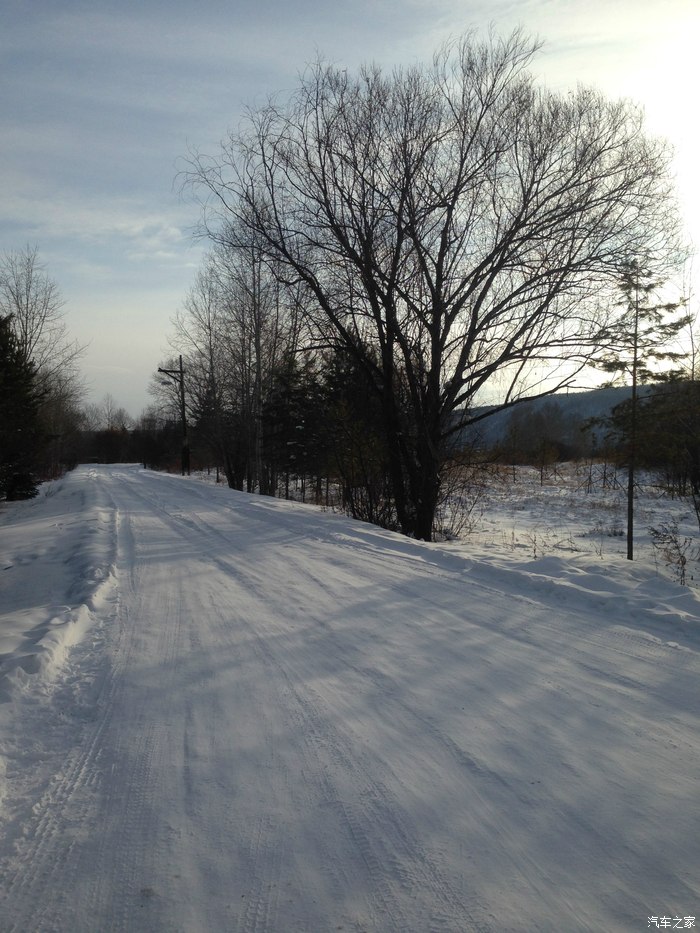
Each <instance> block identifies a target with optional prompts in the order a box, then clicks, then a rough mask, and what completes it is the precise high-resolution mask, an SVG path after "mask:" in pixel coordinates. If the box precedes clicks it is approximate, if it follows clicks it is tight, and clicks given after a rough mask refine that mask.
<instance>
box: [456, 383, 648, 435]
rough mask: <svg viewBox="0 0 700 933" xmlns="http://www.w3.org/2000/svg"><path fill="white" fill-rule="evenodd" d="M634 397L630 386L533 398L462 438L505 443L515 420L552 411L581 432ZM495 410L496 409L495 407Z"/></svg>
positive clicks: (476, 426)
mask: <svg viewBox="0 0 700 933" xmlns="http://www.w3.org/2000/svg"><path fill="white" fill-rule="evenodd" d="M650 388H651V387H649V386H645V387H643V388H642V389H641V390H640V392H641V393H642V394H643V393H645V392H648V391H649V390H650ZM631 394H632V389H631V388H630V387H629V386H614V387H606V388H602V389H590V390H588V391H584V392H564V393H558V394H555V395H547V396H544V397H543V398H536V399H531V400H528V401H524V402H520V403H518V404H517V405H515V406H513V407H512V408H508V409H506V410H504V411H496V412H495V413H494V414H493V415H491V416H489V417H487V418H484V419H483V420H482V421H479V422H478V423H477V424H474V425H472V426H470V427H468V428H466V429H465V431H464V434H463V435H462V437H463V439H464V441H465V443H472V444H477V446H479V447H492V446H493V445H494V444H497V443H498V442H499V441H501V440H503V438H504V437H505V435H506V432H507V430H508V426H509V424H510V423H511V419H512V418H513V417H517V418H519V419H523V420H526V419H527V418H528V417H529V416H532V415H537V414H541V415H543V416H545V417H546V416H547V413H548V412H551V413H556V417H557V420H558V421H564V422H565V423H566V424H568V425H569V426H570V427H571V429H572V431H578V426H579V424H581V423H582V422H585V421H589V420H590V419H591V418H604V417H606V416H607V415H609V414H610V413H611V412H612V410H613V408H615V406H616V405H619V404H620V403H621V402H624V401H625V400H626V399H628V398H629V397H630V395H631ZM492 407H493V408H495V406H492ZM488 410H489V407H488V406H485V407H484V408H481V409H476V411H477V412H478V413H481V412H486V411H488Z"/></svg>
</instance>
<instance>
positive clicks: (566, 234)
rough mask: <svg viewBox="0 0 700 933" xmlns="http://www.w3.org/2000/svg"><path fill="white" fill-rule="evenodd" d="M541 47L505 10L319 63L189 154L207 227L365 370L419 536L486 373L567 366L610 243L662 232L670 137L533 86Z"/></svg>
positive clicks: (624, 106) (642, 250)
mask: <svg viewBox="0 0 700 933" xmlns="http://www.w3.org/2000/svg"><path fill="white" fill-rule="evenodd" d="M537 48H538V46H537V43H535V42H533V41H530V40H529V39H528V38H527V37H526V36H524V35H523V34H522V33H521V32H520V31H518V32H515V33H513V34H512V35H511V36H510V37H509V38H507V39H499V38H497V37H495V36H491V37H490V38H489V40H488V41H485V42H481V41H477V40H476V39H475V37H474V36H472V35H468V36H466V37H465V38H464V39H463V40H461V41H460V42H457V43H454V44H451V45H449V46H446V47H445V48H443V49H442V50H440V51H439V52H438V53H437V54H436V55H435V57H434V59H433V61H432V63H431V64H430V65H427V66H420V67H419V66H416V67H413V68H410V69H405V70H402V69H397V70H395V71H393V72H392V73H390V74H385V73H384V72H383V71H382V70H381V68H379V67H378V66H371V67H365V68H362V69H361V70H360V71H359V73H358V74H356V75H352V74H349V73H348V72H347V71H345V70H340V69H338V68H335V67H332V66H329V65H327V64H325V63H323V62H318V63H317V64H315V65H314V66H312V67H311V68H309V69H308V70H307V72H306V73H305V74H304V76H303V77H302V78H301V81H300V84H299V87H298V89H297V90H296V92H295V93H294V94H293V95H292V96H291V97H290V99H289V100H288V101H286V102H285V103H284V104H282V105H280V104H277V103H274V102H271V103H270V104H269V105H268V106H266V107H264V108H262V109H260V110H257V111H253V112H251V113H250V114H249V118H248V122H247V125H246V126H245V127H244V128H243V130H242V131H241V132H239V133H237V134H236V135H232V136H230V137H229V139H228V140H227V141H226V142H225V143H224V144H223V145H222V148H221V151H220V153H219V154H218V155H217V156H216V157H214V158H205V157H203V156H200V155H194V156H193V159H192V166H191V178H192V180H193V181H194V183H195V185H196V187H197V189H198V191H199V193H200V197H201V198H202V200H203V202H204V213H203V216H204V227H205V229H206V231H207V232H208V234H209V235H211V236H212V237H213V238H214V239H215V240H220V241H227V240H229V241H230V240H231V237H232V236H234V237H237V238H238V239H237V241H236V242H237V243H238V244H239V245H241V246H242V245H245V244H246V243H254V244H255V246H256V248H257V249H258V250H260V251H261V255H262V256H263V257H264V258H265V259H266V260H267V261H268V262H270V263H272V264H274V267H275V269H277V270H278V273H279V274H281V276H282V278H283V279H284V280H285V281H286V282H288V283H289V284H290V285H291V284H293V285H294V286H295V287H299V285H301V286H303V288H304V289H305V292H306V310H307V314H308V316H309V318H310V319H311V320H312V321H313V322H314V323H315V325H316V327H317V329H318V331H319V333H320V334H321V335H322V337H323V338H324V339H326V340H328V341H331V342H336V343H341V344H342V345H344V346H345V347H346V348H347V349H349V350H350V352H351V353H353V354H354V355H355V356H356V358H357V359H358V361H359V362H360V363H361V364H362V365H363V366H364V367H365V368H366V369H367V371H368V372H369V373H370V375H371V378H372V381H373V384H374V386H375V388H376V391H377V393H378V394H379V396H380V398H381V403H382V410H383V418H384V432H385V437H386V443H387V449H388V453H389V458H390V468H391V474H392V486H393V494H394V497H395V507H396V515H397V522H398V525H399V527H400V528H401V529H402V530H403V531H404V532H406V533H409V534H413V535H415V536H417V537H419V538H425V539H430V537H431V535H432V528H433V519H434V515H435V509H436V503H437V501H438V497H439V490H440V484H441V474H442V469H443V466H444V464H445V461H446V458H447V457H448V456H449V452H450V448H451V446H452V443H453V441H454V438H455V437H456V436H458V434H459V432H460V431H461V430H462V429H463V427H464V425H465V424H467V423H469V422H470V421H473V420H474V419H476V418H479V417H481V413H480V412H476V411H475V401H476V400H478V398H480V397H483V393H484V390H486V389H487V388H488V387H489V386H490V385H491V384H493V382H494V380H497V381H498V385H499V391H500V401H501V404H502V405H510V404H513V403H514V402H515V401H517V400H518V399H519V398H521V397H523V396H524V395H530V396H531V395H533V394H538V393H540V394H541V393H543V392H552V391H555V390H556V389H557V388H561V387H562V386H563V385H567V384H571V382H572V380H573V379H574V377H575V374H576V372H577V371H578V369H579V368H580V367H581V366H583V365H584V364H585V363H586V361H587V360H589V359H590V357H591V354H593V353H594V352H595V348H596V339H597V336H598V334H599V330H600V327H601V326H602V324H603V323H604V322H602V321H601V320H600V317H601V314H600V311H599V309H600V308H601V307H603V306H604V305H605V300H604V297H605V295H606V294H608V293H609V292H610V289H611V288H613V287H614V282H615V280H616V277H617V276H618V274H619V270H620V268H621V265H622V263H623V262H624V261H627V260H629V257H633V256H643V257H644V260H645V261H650V262H651V261H652V260H653V259H654V258H657V257H662V256H666V255H667V254H668V251H669V249H671V248H672V247H673V241H674V235H675V224H674V210H673V201H672V192H671V183H670V180H669V179H670V175H669V160H670V154H669V152H668V150H667V148H666V146H665V145H664V144H663V143H662V142H660V141H658V140H654V139H651V138H649V137H648V136H647V135H645V133H644V129H643V117H642V114H641V113H640V112H639V110H638V109H636V108H635V107H634V106H633V105H631V104H630V103H629V102H625V101H618V102H611V101H608V100H606V99H605V98H604V97H603V96H601V95H600V94H599V93H597V92H596V91H594V90H591V89H588V88H580V89H579V90H577V91H576V92H575V93H571V94H567V95H560V94H555V93H552V92H550V91H548V90H546V89H544V88H542V87H539V86H538V85H537V84H536V82H535V81H534V80H533V78H532V77H531V76H530V75H529V74H528V71H527V68H528V66H529V64H530V63H531V61H532V58H533V56H534V55H535V53H536V51H537ZM232 232H233V233H232ZM562 361H564V362H565V364H566V365H565V367H564V368H563V369H562V368H561V365H560V364H561V363H562ZM557 367H559V368H557ZM545 371H546V372H547V373H549V374H550V375H549V379H548V381H547V383H546V384H544V385H543V384H541V376H542V373H543V372H545ZM552 373H559V375H558V376H556V375H552ZM538 380H539V382H540V384H538Z"/></svg>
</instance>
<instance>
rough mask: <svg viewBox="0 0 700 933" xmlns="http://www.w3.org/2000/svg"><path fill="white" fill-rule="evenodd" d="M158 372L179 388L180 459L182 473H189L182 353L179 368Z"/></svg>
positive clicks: (188, 444) (188, 443)
mask: <svg viewBox="0 0 700 933" xmlns="http://www.w3.org/2000/svg"><path fill="white" fill-rule="evenodd" d="M158 372H159V373H163V375H164V376H167V377H168V378H169V379H172V380H173V382H176V383H177V384H178V386H179V388H180V418H181V420H182V456H181V459H180V462H181V465H182V475H183V476H184V475H185V473H187V475H188V476H189V475H190V441H189V437H188V435H187V412H186V411H185V370H184V369H183V368H182V354H180V368H179V369H161V368H160V366H159V367H158Z"/></svg>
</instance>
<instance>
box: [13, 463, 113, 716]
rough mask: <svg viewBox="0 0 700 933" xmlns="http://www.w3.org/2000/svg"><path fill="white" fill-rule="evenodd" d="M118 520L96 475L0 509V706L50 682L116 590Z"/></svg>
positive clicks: (73, 477) (68, 480)
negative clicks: (25, 689)
mask: <svg viewBox="0 0 700 933" xmlns="http://www.w3.org/2000/svg"><path fill="white" fill-rule="evenodd" d="M116 520H117V515H116V512H115V510H114V508H113V507H112V505H111V503H110V502H109V499H108V497H107V495H106V493H105V492H104V491H103V490H102V489H101V488H100V484H99V480H98V473H97V471H95V470H91V471H84V472H79V473H74V474H69V475H68V476H66V477H64V478H62V479H60V480H57V481H55V482H53V483H46V484H44V485H43V486H42V487H41V491H40V495H39V496H38V497H37V498H36V499H33V500H30V501H28V502H13V503H5V504H4V505H3V506H2V508H1V509H0V703H2V702H3V701H8V700H9V699H10V698H11V696H12V693H13V691H14V690H16V689H18V688H19V689H21V688H23V687H25V686H27V685H28V684H29V683H33V684H35V685H38V683H40V682H42V681H45V682H50V681H51V680H52V679H53V678H54V677H55V676H56V675H57V673H58V671H59V670H60V669H61V666H62V664H63V663H64V661H65V658H66V654H67V652H68V651H69V649H70V648H71V647H73V646H74V645H76V644H78V643H79V642H80V641H82V639H83V638H84V637H85V634H86V632H87V631H88V630H89V628H90V626H91V624H92V621H93V619H94V615H95V612H96V611H97V610H99V609H100V608H101V607H102V605H103V604H104V601H105V600H106V599H108V598H109V595H110V593H111V592H112V590H113V586H114V559H115V548H116Z"/></svg>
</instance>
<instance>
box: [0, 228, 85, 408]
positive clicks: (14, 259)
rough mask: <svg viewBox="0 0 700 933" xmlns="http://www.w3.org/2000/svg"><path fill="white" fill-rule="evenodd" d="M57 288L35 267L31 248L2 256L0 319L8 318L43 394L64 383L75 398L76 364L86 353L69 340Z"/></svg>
mask: <svg viewBox="0 0 700 933" xmlns="http://www.w3.org/2000/svg"><path fill="white" fill-rule="evenodd" d="M64 304H65V302H64V300H63V298H62V297H61V293H60V291H59V288H58V285H57V284H56V282H54V281H53V280H52V279H51V278H50V277H49V276H48V275H47V273H46V270H45V268H44V266H43V265H42V263H41V262H40V261H39V251H38V247H36V246H27V247H25V248H24V249H23V250H20V251H15V252H9V253H6V254H5V256H4V257H3V258H2V260H0V314H3V315H9V316H11V318H12V328H13V331H14V334H15V337H16V339H17V344H18V346H19V348H20V350H21V352H22V354H23V355H24V358H25V359H26V360H27V361H30V360H31V362H32V363H33V364H34V366H35V367H36V370H37V379H38V382H39V385H40V386H42V388H45V389H46V388H50V387H51V385H52V383H53V384H55V385H57V386H59V385H60V386H62V390H63V392H64V393H65V391H66V390H67V384H68V382H71V383H72V392H73V393H74V394H75V395H76V397H77V396H79V394H80V386H79V382H80V380H79V376H78V371H77V362H78V360H79V358H80V357H81V355H82V354H83V352H84V350H85V348H84V347H82V346H80V345H79V344H78V343H77V342H75V341H72V340H70V338H69V337H68V329H67V326H66V323H65V320H64V311H63V308H64Z"/></svg>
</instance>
